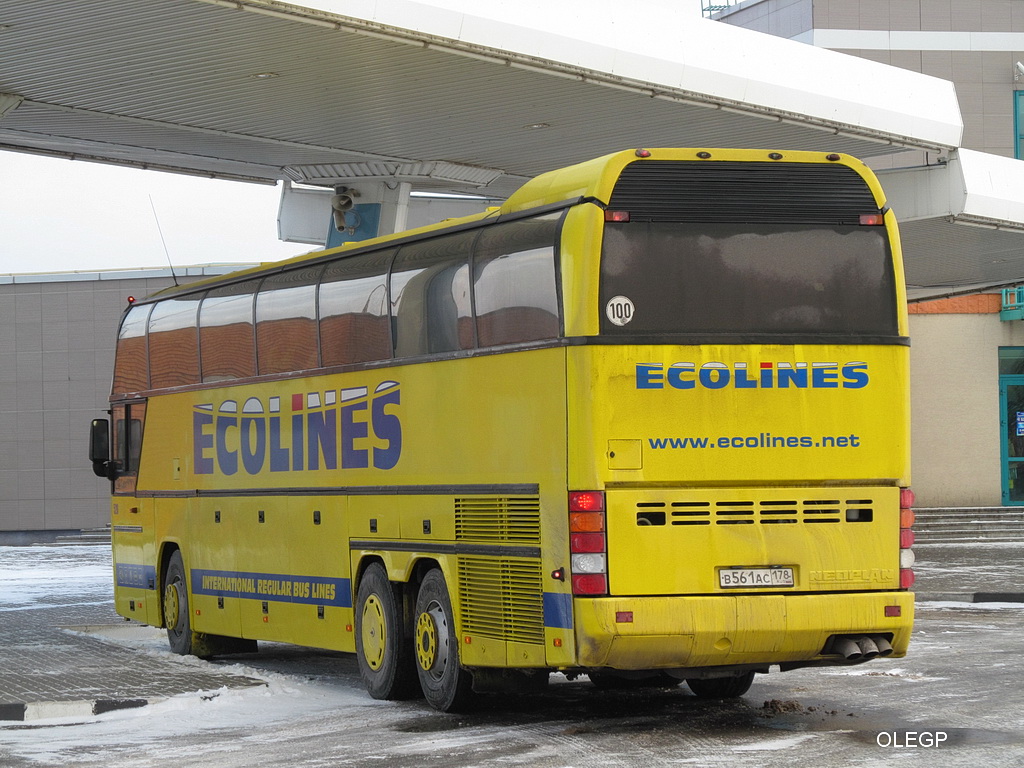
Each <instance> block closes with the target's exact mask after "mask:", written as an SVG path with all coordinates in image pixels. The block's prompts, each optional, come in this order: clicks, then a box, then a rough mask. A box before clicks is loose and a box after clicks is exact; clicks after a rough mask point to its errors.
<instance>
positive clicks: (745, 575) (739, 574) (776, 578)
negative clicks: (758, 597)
mask: <svg viewBox="0 0 1024 768" xmlns="http://www.w3.org/2000/svg"><path fill="white" fill-rule="evenodd" d="M718 585H719V586H720V587H721V588H722V589H736V588H737V587H747V588H757V587H792V586H793V569H792V568H787V567H785V566H781V565H771V566H768V567H767V568H722V569H720V570H719V571H718Z"/></svg>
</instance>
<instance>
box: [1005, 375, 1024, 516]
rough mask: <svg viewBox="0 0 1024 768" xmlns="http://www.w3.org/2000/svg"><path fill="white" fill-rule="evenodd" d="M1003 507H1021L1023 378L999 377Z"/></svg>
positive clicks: (1023, 477) (1023, 488)
mask: <svg viewBox="0 0 1024 768" xmlns="http://www.w3.org/2000/svg"><path fill="white" fill-rule="evenodd" d="M999 407H1000V414H1001V418H1000V426H1001V429H1002V446H1001V448H1000V452H1001V454H1002V462H1003V504H1007V505H1016V504H1024V376H1000V377H999Z"/></svg>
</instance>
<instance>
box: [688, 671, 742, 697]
mask: <svg viewBox="0 0 1024 768" xmlns="http://www.w3.org/2000/svg"><path fill="white" fill-rule="evenodd" d="M753 682H754V673H753V672H745V673H744V674H742V675H737V676H735V677H710V678H707V679H698V678H695V679H692V680H689V679H688V680H687V681H686V684H687V685H688V686H690V690H691V691H693V693H694V695H695V696H697V698H699V699H735V698H736V697H737V696H742V695H743V694H744V693H746V692H747V691H749V690H750V684H751V683H753Z"/></svg>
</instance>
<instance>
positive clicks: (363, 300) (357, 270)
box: [320, 251, 394, 365]
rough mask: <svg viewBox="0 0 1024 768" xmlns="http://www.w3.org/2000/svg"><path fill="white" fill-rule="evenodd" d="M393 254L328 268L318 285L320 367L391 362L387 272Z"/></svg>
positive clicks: (364, 257) (353, 260)
mask: <svg viewBox="0 0 1024 768" xmlns="http://www.w3.org/2000/svg"><path fill="white" fill-rule="evenodd" d="M393 256H394V251H383V252H380V253H373V254H369V255H367V256H360V257H357V258H352V259H341V260H339V261H336V262H334V263H332V264H328V265H327V269H326V270H325V271H324V274H323V278H322V279H321V282H320V347H321V354H322V355H323V364H324V365H349V364H351V363H365V362H368V361H371V360H386V359H388V358H389V357H391V332H390V328H389V324H388V289H387V277H388V267H389V265H390V264H391V258H392V257H393Z"/></svg>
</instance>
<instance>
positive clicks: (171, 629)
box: [164, 551, 192, 656]
mask: <svg viewBox="0 0 1024 768" xmlns="http://www.w3.org/2000/svg"><path fill="white" fill-rule="evenodd" d="M164 626H166V627H167V643H168V645H170V646H171V650H172V651H174V652H175V653H177V654H180V655H182V656H187V655H189V654H190V653H192V627H191V625H190V624H189V612H188V589H187V587H186V586H185V564H184V562H183V561H182V559H181V552H180V551H176V552H175V553H174V554H173V555H171V559H170V561H169V562H168V563H167V571H166V572H165V573H164Z"/></svg>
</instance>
